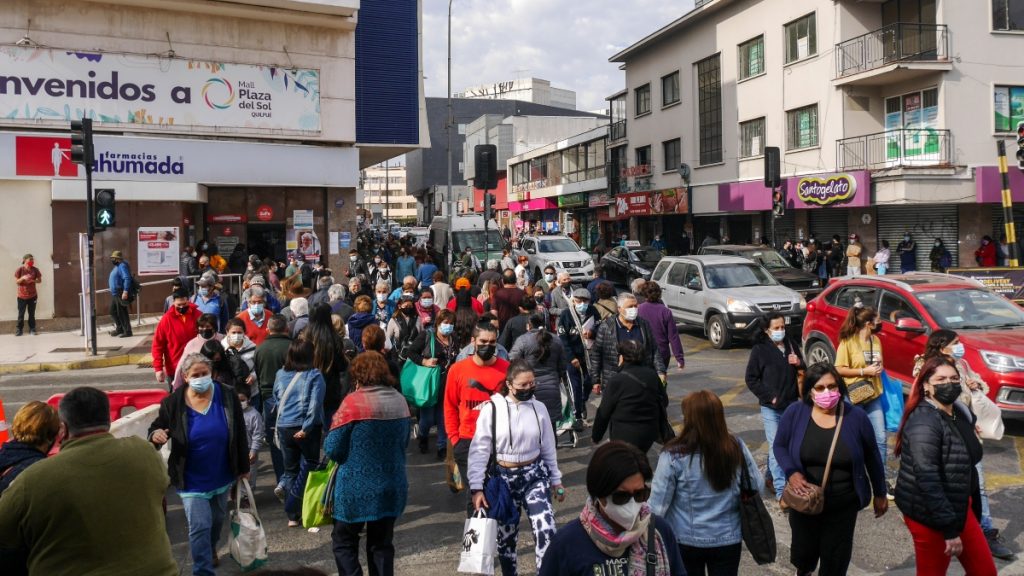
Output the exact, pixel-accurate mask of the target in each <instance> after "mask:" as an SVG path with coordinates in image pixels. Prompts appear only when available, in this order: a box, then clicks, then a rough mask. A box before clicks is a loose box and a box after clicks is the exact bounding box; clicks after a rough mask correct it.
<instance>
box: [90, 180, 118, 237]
mask: <svg viewBox="0 0 1024 576" xmlns="http://www.w3.org/2000/svg"><path fill="white" fill-rule="evenodd" d="M93 209H94V211H95V213H96V218H95V226H96V228H98V229H100V230H103V229H105V228H111V227H113V226H115V225H116V224H117V211H116V209H115V206H114V191H113V190H112V189H110V188H100V189H98V190H96V199H95V202H94V204H93Z"/></svg>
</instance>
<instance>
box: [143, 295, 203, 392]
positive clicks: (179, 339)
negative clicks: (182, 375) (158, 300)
mask: <svg viewBox="0 0 1024 576" xmlns="http://www.w3.org/2000/svg"><path fill="white" fill-rule="evenodd" d="M202 315H203V313H202V312H200V311H199V308H196V305H195V304H193V303H191V302H189V303H188V312H187V313H185V314H179V313H178V309H177V308H175V307H174V306H171V307H170V308H169V309H168V310H167V312H165V313H164V315H163V317H162V318H160V323H159V324H157V325H156V332H155V333H154V334H153V348H152V354H153V370H155V371H157V372H160V371H161V370H163V371H164V372H165V373H167V374H168V375H170V376H174V372H175V371H176V370H177V369H178V361H179V360H181V353H182V352H184V350H185V345H186V344H188V342H189V340H191V339H193V338H195V337H196V334H197V333H198V328H197V327H196V322H197V321H198V320H199V317H200V316H202Z"/></svg>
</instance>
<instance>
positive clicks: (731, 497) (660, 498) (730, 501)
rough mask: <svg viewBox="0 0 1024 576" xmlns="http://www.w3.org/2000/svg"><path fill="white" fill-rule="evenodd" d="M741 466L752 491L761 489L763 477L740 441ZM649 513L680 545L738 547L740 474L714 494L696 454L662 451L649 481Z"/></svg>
mask: <svg viewBox="0 0 1024 576" xmlns="http://www.w3.org/2000/svg"><path fill="white" fill-rule="evenodd" d="M736 440H737V441H738V442H739V443H740V447H741V448H742V449H743V464H744V465H745V466H746V467H747V471H748V472H749V473H750V480H751V482H753V483H754V488H755V489H756V490H757V491H758V492H760V491H761V490H762V489H763V488H764V477H763V476H762V475H761V472H760V471H759V470H758V468H757V462H755V461H754V457H753V456H751V455H750V450H748V449H747V445H746V444H744V443H743V440H740V439H739V438H736ZM650 503H651V510H652V511H653V512H654V513H655V514H656V515H658V516H661V517H663V518H665V520H667V521H668V523H669V524H670V525H671V526H672V531H673V532H675V535H676V540H677V541H678V542H679V543H680V544H685V545H687V546H694V547H697V548H717V547H719V546H730V545H732V544H739V543H740V541H741V540H742V534H741V533H740V471H739V470H738V469H737V471H736V478H735V479H734V480H733V483H732V486H730V487H729V488H728V489H727V490H725V491H723V492H716V491H715V489H714V488H712V487H711V485H710V484H709V483H708V479H707V477H706V476H705V475H704V470H703V463H702V461H701V457H700V454H699V453H697V454H685V455H680V454H673V453H671V452H662V453H661V456H659V457H658V469H657V470H656V471H655V472H654V480H653V481H652V482H651V499H650Z"/></svg>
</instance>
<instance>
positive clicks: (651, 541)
mask: <svg viewBox="0 0 1024 576" xmlns="http://www.w3.org/2000/svg"><path fill="white" fill-rule="evenodd" d="M657 523H658V522H657V517H656V516H655V515H654V512H651V515H650V517H648V518H647V554H645V555H644V560H645V562H644V568H645V570H644V572H646V573H647V576H654V575H655V574H657V572H658V554H657V552H656V550H657V546H658V538H657V536H655V534H654V530H655V528H657V526H656V524H657ZM651 550H655V552H651Z"/></svg>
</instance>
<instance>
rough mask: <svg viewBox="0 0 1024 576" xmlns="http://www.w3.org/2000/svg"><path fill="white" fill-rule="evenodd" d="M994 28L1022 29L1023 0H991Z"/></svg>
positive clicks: (1023, 19)
mask: <svg viewBox="0 0 1024 576" xmlns="http://www.w3.org/2000/svg"><path fill="white" fill-rule="evenodd" d="M992 28H993V29H994V30H1024V0H992Z"/></svg>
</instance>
